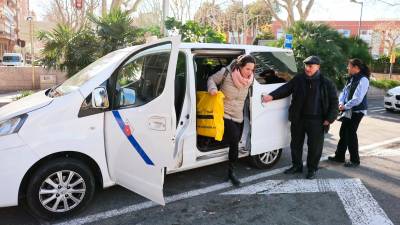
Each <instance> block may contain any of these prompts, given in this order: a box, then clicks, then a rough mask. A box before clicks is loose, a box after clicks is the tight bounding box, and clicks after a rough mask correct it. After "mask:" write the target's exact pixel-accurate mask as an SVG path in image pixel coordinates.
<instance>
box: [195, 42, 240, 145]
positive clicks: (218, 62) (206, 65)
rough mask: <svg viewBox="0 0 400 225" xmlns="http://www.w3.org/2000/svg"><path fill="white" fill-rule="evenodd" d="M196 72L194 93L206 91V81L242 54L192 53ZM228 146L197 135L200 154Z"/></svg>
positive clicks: (237, 52)
mask: <svg viewBox="0 0 400 225" xmlns="http://www.w3.org/2000/svg"><path fill="white" fill-rule="evenodd" d="M194 53H195V56H194V63H195V72H196V91H207V80H208V78H209V77H210V76H212V75H213V74H215V73H216V72H218V71H219V70H221V69H222V68H223V67H225V66H228V65H229V64H230V63H231V62H232V60H234V59H236V58H237V57H238V56H239V55H241V54H243V52H242V51H240V50H239V51H237V50H236V51H228V50H227V51H213V50H210V51H202V52H194ZM227 146H228V145H227V144H226V143H225V142H224V141H223V140H222V141H216V140H215V139H214V138H212V137H205V136H201V135H197V148H198V149H199V150H200V151H202V152H208V151H213V150H217V149H222V148H225V147H227Z"/></svg>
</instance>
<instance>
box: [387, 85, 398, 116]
mask: <svg viewBox="0 0 400 225" xmlns="http://www.w3.org/2000/svg"><path fill="white" fill-rule="evenodd" d="M384 107H385V109H386V110H388V111H395V110H398V111H400V86H398V87H395V88H392V89H390V90H388V91H387V92H386V95H385V97H384Z"/></svg>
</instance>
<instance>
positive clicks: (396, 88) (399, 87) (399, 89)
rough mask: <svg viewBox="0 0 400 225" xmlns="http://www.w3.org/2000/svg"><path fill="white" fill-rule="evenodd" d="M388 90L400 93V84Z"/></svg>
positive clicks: (396, 93)
mask: <svg viewBox="0 0 400 225" xmlns="http://www.w3.org/2000/svg"><path fill="white" fill-rule="evenodd" d="M388 92H390V93H392V94H395V95H400V86H397V87H395V88H392V89H390V90H389V91H388Z"/></svg>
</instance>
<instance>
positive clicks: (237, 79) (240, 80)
mask: <svg viewBox="0 0 400 225" xmlns="http://www.w3.org/2000/svg"><path fill="white" fill-rule="evenodd" d="M253 77H254V74H253V73H251V75H250V76H249V77H247V78H246V77H243V76H242V74H241V73H240V71H239V70H238V69H236V70H233V71H232V80H233V83H234V84H235V86H236V87H237V88H239V89H242V88H247V87H250V85H251V83H252V82H253Z"/></svg>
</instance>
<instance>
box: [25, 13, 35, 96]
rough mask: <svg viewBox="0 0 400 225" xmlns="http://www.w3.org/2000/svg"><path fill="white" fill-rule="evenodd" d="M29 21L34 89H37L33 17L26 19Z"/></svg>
mask: <svg viewBox="0 0 400 225" xmlns="http://www.w3.org/2000/svg"><path fill="white" fill-rule="evenodd" d="M26 20H27V21H29V36H30V39H31V66H32V89H35V66H34V61H35V56H34V54H35V53H34V46H33V21H32V20H33V17H32V16H28V17H27V18H26Z"/></svg>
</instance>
